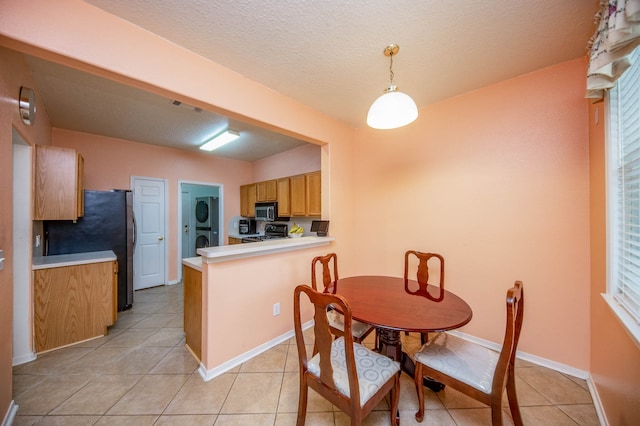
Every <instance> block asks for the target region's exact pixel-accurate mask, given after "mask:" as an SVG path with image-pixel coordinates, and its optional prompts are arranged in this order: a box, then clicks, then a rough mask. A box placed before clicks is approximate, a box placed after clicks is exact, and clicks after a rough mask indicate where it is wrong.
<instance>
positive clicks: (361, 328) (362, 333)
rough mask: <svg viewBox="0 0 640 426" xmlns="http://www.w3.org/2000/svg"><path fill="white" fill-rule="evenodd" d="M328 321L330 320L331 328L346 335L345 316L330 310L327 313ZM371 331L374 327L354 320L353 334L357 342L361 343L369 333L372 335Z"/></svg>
mask: <svg viewBox="0 0 640 426" xmlns="http://www.w3.org/2000/svg"><path fill="white" fill-rule="evenodd" d="M327 319H328V320H329V326H331V327H333V328H334V329H336V330H339V331H341V332H342V333H344V315H342V314H341V313H339V312H336V311H335V310H333V309H330V310H329V311H327ZM371 329H372V327H371V326H370V325H369V324H365V323H363V322H360V321H356V320H353V324H352V326H351V332H352V333H353V337H354V340H355V341H356V342H361V341H362V340H363V339H364V338H365V337H366V336H367V335H368V334H369V333H371Z"/></svg>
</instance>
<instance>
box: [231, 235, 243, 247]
mask: <svg viewBox="0 0 640 426" xmlns="http://www.w3.org/2000/svg"><path fill="white" fill-rule="evenodd" d="M231 244H242V238H236V237H229V245H231Z"/></svg>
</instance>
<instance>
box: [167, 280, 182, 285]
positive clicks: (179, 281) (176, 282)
mask: <svg viewBox="0 0 640 426" xmlns="http://www.w3.org/2000/svg"><path fill="white" fill-rule="evenodd" d="M181 282H182V280H171V281H169V282H168V283H167V285H176V284H180V283H181Z"/></svg>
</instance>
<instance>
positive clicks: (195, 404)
mask: <svg viewBox="0 0 640 426" xmlns="http://www.w3.org/2000/svg"><path fill="white" fill-rule="evenodd" d="M182 291H183V289H182V286H181V285H175V286H164V287H156V288H152V289H147V290H141V291H137V292H136V293H135V298H134V301H135V304H134V307H133V308H132V309H131V310H128V311H125V312H120V313H119V316H118V321H117V323H116V324H115V325H114V327H113V328H112V329H111V330H110V332H109V335H108V336H105V337H101V338H99V339H94V340H91V341H88V342H84V343H80V344H77V345H74V346H71V347H67V348H64V349H59V350H56V351H52V352H49V353H47V354H43V355H40V356H38V359H37V360H35V361H33V362H30V363H28V364H24V365H21V366H17V367H15V368H14V372H13V395H14V400H15V402H16V404H18V405H19V410H18V413H17V416H16V418H15V421H14V424H15V425H34V424H35V425H196V426H197V425H214V424H215V425H251V426H254V425H277V426H284V425H294V424H295V421H296V411H297V402H298V362H297V351H296V346H295V341H294V339H290V340H289V341H287V342H285V343H283V344H281V345H278V346H276V347H274V348H272V349H270V350H268V351H267V352H265V353H263V354H261V355H259V356H257V357H255V358H253V359H251V360H249V361H247V362H245V363H244V364H242V365H241V366H239V367H237V368H235V369H233V370H232V371H230V372H228V373H226V374H223V375H221V376H219V377H217V378H215V379H213V380H211V381H209V382H204V381H203V380H202V378H201V377H200V376H199V374H198V372H197V367H198V363H197V362H196V361H195V359H194V358H193V357H192V355H191V354H190V353H189V352H188V351H187V350H186V349H185V346H184V333H183V330H182V324H183V319H182V306H183V295H182ZM306 337H307V342H309V341H310V340H311V339H312V335H311V334H309V335H308V336H306ZM372 339H373V337H372V336H371V340H370V341H368V342H367V343H368V344H369V345H371V344H372V343H373V340H372ZM403 339H404V340H405V349H407V350H408V351H409V352H411V350H415V349H416V348H417V347H418V345H419V342H418V339H419V337H418V336H417V335H415V336H413V335H410V336H407V337H403ZM516 375H517V389H518V397H519V402H520V406H521V411H522V416H523V418H524V423H525V424H526V425H546V426H550V425H598V424H599V423H598V419H597V415H596V412H595V409H594V406H593V403H592V400H591V396H590V395H589V391H588V387H587V384H586V382H585V381H584V380H580V379H576V378H574V377H570V376H567V375H564V374H560V373H558V372H555V371H553V370H549V369H546V368H543V367H539V366H536V365H533V364H529V363H526V362H518V364H517V368H516ZM401 384H402V389H401V396H400V416H401V417H400V418H401V424H402V425H415V424H418V423H416V421H415V419H414V413H415V411H416V409H417V398H416V392H415V389H414V387H413V381H412V379H411V378H410V377H408V376H407V375H405V374H403V375H402V378H401ZM425 399H426V402H425V405H426V413H425V420H424V422H423V424H428V425H447V426H449V425H451V426H454V425H458V426H463V425H465V426H466V425H487V424H490V411H489V409H488V408H486V407H485V406H483V405H482V404H479V403H476V402H475V401H473V400H471V399H469V398H467V397H466V396H464V395H462V394H460V393H458V392H456V391H454V390H452V389H450V388H447V389H445V390H444V391H442V392H439V393H437V394H435V393H433V392H431V391H429V390H425ZM505 406H506V401H505ZM336 410H337V409H334V407H333V406H332V405H331V404H329V403H327V402H326V400H324V399H322V398H321V397H320V396H318V395H317V394H315V393H314V392H313V391H310V395H309V402H308V414H307V422H306V424H307V425H347V424H349V418H348V417H347V416H346V415H345V414H343V413H342V412H340V411H336ZM505 412H506V413H508V408H506V409H505ZM505 417H506V424H512V423H513V422H512V421H511V418H510V416H509V415H508V414H507V415H506V416H505ZM364 424H365V425H388V424H389V420H388V405H387V404H386V402H384V403H381V404H380V406H379V407H377V409H376V410H375V411H374V412H372V413H371V414H370V415H369V416H368V417H367V418H366V420H365V422H364Z"/></svg>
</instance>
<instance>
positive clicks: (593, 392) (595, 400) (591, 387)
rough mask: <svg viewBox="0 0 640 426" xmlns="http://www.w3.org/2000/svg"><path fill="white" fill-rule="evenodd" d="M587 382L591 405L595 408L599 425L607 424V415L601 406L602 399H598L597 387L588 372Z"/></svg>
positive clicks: (606, 425) (604, 425) (607, 425)
mask: <svg viewBox="0 0 640 426" xmlns="http://www.w3.org/2000/svg"><path fill="white" fill-rule="evenodd" d="M587 384H588V385H589V393H590V394H591V399H592V400H593V406H594V408H595V409H596V414H597V415H598V420H599V421H600V425H601V426H609V422H608V421H607V417H606V416H605V415H604V407H603V406H602V400H600V394H599V393H598V388H597V387H596V384H595V383H594V382H593V377H592V376H591V374H589V378H588V379H587Z"/></svg>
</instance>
